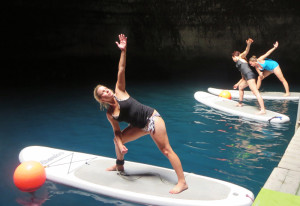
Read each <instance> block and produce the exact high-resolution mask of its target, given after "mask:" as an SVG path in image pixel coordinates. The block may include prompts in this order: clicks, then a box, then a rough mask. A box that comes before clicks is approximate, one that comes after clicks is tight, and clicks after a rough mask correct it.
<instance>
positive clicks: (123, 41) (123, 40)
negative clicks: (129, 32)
mask: <svg viewBox="0 0 300 206" xmlns="http://www.w3.org/2000/svg"><path fill="white" fill-rule="evenodd" d="M119 40H120V43H119V42H117V41H116V44H117V46H118V47H119V48H120V49H121V51H124V50H126V47H127V37H126V36H125V35H124V34H120V35H119Z"/></svg>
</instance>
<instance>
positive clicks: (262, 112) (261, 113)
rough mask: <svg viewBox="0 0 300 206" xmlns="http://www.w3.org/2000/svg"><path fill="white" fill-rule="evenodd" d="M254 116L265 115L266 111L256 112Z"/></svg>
mask: <svg viewBox="0 0 300 206" xmlns="http://www.w3.org/2000/svg"><path fill="white" fill-rule="evenodd" d="M256 114H259V115H263V114H266V110H260V111H259V112H257V113H256Z"/></svg>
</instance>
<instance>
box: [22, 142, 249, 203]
mask: <svg viewBox="0 0 300 206" xmlns="http://www.w3.org/2000/svg"><path fill="white" fill-rule="evenodd" d="M19 159H20V162H24V161H38V162H40V163H42V164H43V165H44V167H45V170H46V177H47V179H48V180H50V181H54V182H57V183H61V184H64V185H68V186H72V187H75V188H79V189H82V190H86V191H90V192H93V193H97V194H101V195H105V196H110V197H113V198H116V199H122V200H125V201H130V202H136V203H140V204H147V205H172V206H174V205H185V206H189V205H193V206H196V205H197V206H202V205H203V206H204V205H205V206H216V205H220V206H221V205H222V206H250V205H251V204H252V203H253V202H252V200H253V198H254V196H253V193H252V192H251V191H249V190H247V189H245V188H243V187H240V186H238V185H235V184H232V183H229V182H225V181H222V180H218V179H214V178H209V177H205V176H201V175H196V174H193V173H184V175H185V178H186V181H187V183H188V185H189V189H187V190H185V191H183V192H181V193H180V194H170V193H169V191H170V190H171V189H172V188H173V187H174V186H175V185H176V184H177V176H176V173H175V171H174V170H171V169H168V168H163V167H157V166H153V165H147V164H142V163H136V162H131V161H126V163H125V171H124V172H118V171H106V168H108V167H110V166H112V165H114V164H115V162H116V160H115V159H112V158H108V157H103V156H97V155H92V154H86V153H80V152H73V151H68V150H61V149H55V148H50V147H42V146H29V147H26V148H24V149H23V150H22V151H21V152H20V154H19Z"/></svg>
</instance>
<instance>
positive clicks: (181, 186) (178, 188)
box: [169, 183, 189, 194]
mask: <svg viewBox="0 0 300 206" xmlns="http://www.w3.org/2000/svg"><path fill="white" fill-rule="evenodd" d="M188 188H189V187H188V185H187V184H186V183H183V184H180V183H178V184H177V185H176V186H175V187H174V188H173V189H172V190H170V192H169V193H171V194H178V193H181V192H182V191H184V190H186V189H188Z"/></svg>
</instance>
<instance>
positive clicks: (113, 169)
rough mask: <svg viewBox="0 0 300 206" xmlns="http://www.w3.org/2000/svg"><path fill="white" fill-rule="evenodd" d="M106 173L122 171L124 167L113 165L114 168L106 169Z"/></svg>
mask: <svg viewBox="0 0 300 206" xmlns="http://www.w3.org/2000/svg"><path fill="white" fill-rule="evenodd" d="M106 171H124V166H123V165H114V166H111V167H108V168H106Z"/></svg>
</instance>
